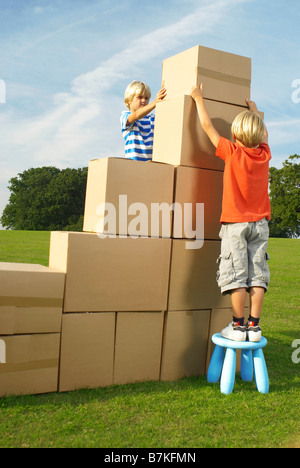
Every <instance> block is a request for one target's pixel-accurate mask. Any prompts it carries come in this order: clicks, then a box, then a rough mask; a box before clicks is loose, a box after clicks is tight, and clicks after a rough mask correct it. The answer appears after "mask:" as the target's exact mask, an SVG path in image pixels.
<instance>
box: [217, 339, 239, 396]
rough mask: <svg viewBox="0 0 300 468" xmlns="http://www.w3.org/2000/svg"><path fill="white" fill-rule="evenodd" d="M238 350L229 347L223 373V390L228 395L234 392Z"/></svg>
mask: <svg viewBox="0 0 300 468" xmlns="http://www.w3.org/2000/svg"><path fill="white" fill-rule="evenodd" d="M235 367H236V350H235V349H231V348H227V351H226V354H225V359H224V364H223V370H222V375H221V384H220V386H221V392H222V393H225V394H226V395H228V394H229V393H231V392H232V390H233V387H234V380H235Z"/></svg>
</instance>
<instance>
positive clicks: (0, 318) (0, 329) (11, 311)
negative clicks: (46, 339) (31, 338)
mask: <svg viewBox="0 0 300 468" xmlns="http://www.w3.org/2000/svg"><path fill="white" fill-rule="evenodd" d="M61 318H62V305H61V307H15V306H0V335H20V334H23V335H26V334H33V333H60V331H61Z"/></svg>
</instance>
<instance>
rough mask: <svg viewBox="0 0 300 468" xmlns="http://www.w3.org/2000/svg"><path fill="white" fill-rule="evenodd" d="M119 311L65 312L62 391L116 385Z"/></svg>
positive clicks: (60, 376) (62, 343)
mask: <svg viewBox="0 0 300 468" xmlns="http://www.w3.org/2000/svg"><path fill="white" fill-rule="evenodd" d="M115 315H116V314H115V313H114V312H109V313H95V314H89V313H80V314H67V315H64V316H63V321H62V339H61V358H60V373H59V391H68V390H76V389H80V388H95V387H106V386H108V385H112V383H113V359H114V344H115Z"/></svg>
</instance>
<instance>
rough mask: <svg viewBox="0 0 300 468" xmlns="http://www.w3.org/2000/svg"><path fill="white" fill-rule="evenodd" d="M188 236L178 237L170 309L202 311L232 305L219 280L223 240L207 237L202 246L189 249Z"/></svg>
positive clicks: (172, 268)
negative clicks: (186, 239)
mask: <svg viewBox="0 0 300 468" xmlns="http://www.w3.org/2000/svg"><path fill="white" fill-rule="evenodd" d="M186 242H193V241H185V240H184V239H174V240H173V248H172V260H171V273H170V291H169V305H168V310H172V311H173V310H201V309H204V310H206V309H216V308H226V307H231V301H230V295H225V296H223V295H222V294H221V292H220V289H219V286H218V284H217V281H216V274H217V270H218V265H217V259H218V257H219V255H220V249H221V242H220V241H216V240H212V241H209V240H205V241H204V244H203V247H202V248H200V249H187V248H186Z"/></svg>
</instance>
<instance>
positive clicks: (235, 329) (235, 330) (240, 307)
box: [221, 288, 247, 341]
mask: <svg viewBox="0 0 300 468" xmlns="http://www.w3.org/2000/svg"><path fill="white" fill-rule="evenodd" d="M246 294H247V290H246V288H237V289H233V290H232V291H231V305H232V315H233V317H232V322H231V323H229V324H228V325H227V327H225V328H224V329H223V330H222V331H221V335H222V336H223V337H224V338H228V339H229V340H233V341H246V338H247V333H246V331H247V330H246V326H245V325H244V312H245V302H246Z"/></svg>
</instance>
